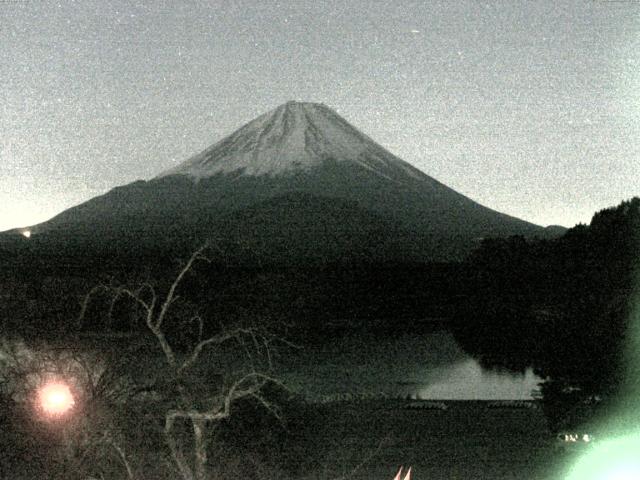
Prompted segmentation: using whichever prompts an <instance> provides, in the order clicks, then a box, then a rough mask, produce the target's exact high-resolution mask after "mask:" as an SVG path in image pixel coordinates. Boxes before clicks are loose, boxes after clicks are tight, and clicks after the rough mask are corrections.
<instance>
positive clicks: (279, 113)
mask: <svg viewBox="0 0 640 480" xmlns="http://www.w3.org/2000/svg"><path fill="white" fill-rule="evenodd" d="M328 160H331V161H335V162H352V163H355V164H357V165H359V166H361V167H364V168H367V169H369V170H371V171H373V172H375V173H378V174H379V175H382V176H385V177H386V176H389V174H390V173H391V172H392V171H395V173H399V172H398V169H400V170H402V171H403V172H404V173H405V174H409V175H410V176H412V177H416V176H422V175H421V172H419V171H417V170H416V169H414V168H413V167H411V166H410V165H409V164H407V163H406V162H404V161H402V160H400V159H399V158H397V157H396V156H394V155H393V154H391V153H390V152H389V151H387V150H386V149H384V148H383V147H381V146H380V145H378V144H377V143H376V142H374V141H373V140H371V139H370V138H369V137H367V136H366V135H364V134H363V133H361V132H359V131H358V130H357V129H356V128H354V127H353V126H351V125H350V124H349V123H348V122H347V121H346V120H344V119H343V118H342V117H341V116H339V115H338V114H337V113H336V112H334V111H333V110H332V109H330V108H328V107H327V106H325V105H324V104H320V103H304V102H293V101H292V102H287V103H285V104H283V105H280V106H279V107H277V108H276V109H274V110H272V111H270V112H267V113H265V114H264V115H261V116H259V117H258V118H256V119H255V120H252V121H251V122H249V123H247V124H246V125H245V126H243V127H241V128H240V129H238V130H236V131H235V132H234V133H232V134H231V135H229V136H228V137H226V138H224V139H222V140H221V141H219V142H218V143H216V144H214V145H212V146H211V147H209V148H207V149H206V150H204V151H203V152H201V153H199V154H197V155H195V156H193V157H191V158H190V159H188V160H187V161H186V162H183V163H182V164H180V165H178V166H176V167H174V168H171V169H169V170H166V171H164V172H162V173H161V174H160V175H158V177H166V176H169V175H188V176H191V177H194V178H197V179H199V178H205V177H210V176H213V175H216V174H219V173H231V172H236V171H241V172H242V173H243V174H245V175H253V176H258V175H269V176H277V175H281V174H286V173H290V172H293V171H297V170H301V169H302V170H309V169H311V168H313V167H316V166H320V165H321V164H322V163H323V162H325V161H328ZM392 176H393V177H395V176H396V175H393V174H392Z"/></svg>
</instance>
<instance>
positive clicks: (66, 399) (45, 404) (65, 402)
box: [38, 383, 75, 415]
mask: <svg viewBox="0 0 640 480" xmlns="http://www.w3.org/2000/svg"><path fill="white" fill-rule="evenodd" d="M38 398H39V400H40V406H41V407H42V409H43V410H44V412H45V413H47V414H49V415H62V414H63V413H65V412H67V411H68V410H69V409H71V408H72V407H73V406H74V404H75V401H74V400H73V395H71V390H69V387H68V386H67V385H65V384H64V383H50V384H48V385H45V386H44V387H42V388H41V389H40V392H39V394H38Z"/></svg>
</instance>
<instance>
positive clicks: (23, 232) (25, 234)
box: [22, 230, 31, 238]
mask: <svg viewBox="0 0 640 480" xmlns="http://www.w3.org/2000/svg"><path fill="white" fill-rule="evenodd" d="M22 236H23V237H25V238H31V230H23V231H22Z"/></svg>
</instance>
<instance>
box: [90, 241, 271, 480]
mask: <svg viewBox="0 0 640 480" xmlns="http://www.w3.org/2000/svg"><path fill="white" fill-rule="evenodd" d="M204 250H205V247H201V248H200V249H198V250H197V251H195V252H194V253H193V254H192V255H191V257H190V258H189V260H188V261H187V262H186V264H185V265H184V266H183V267H182V269H181V270H180V271H179V272H178V274H177V276H176V277H175V279H174V280H173V282H172V283H171V285H170V286H169V288H168V291H167V292H166V294H164V295H160V294H158V292H157V291H156V289H155V288H154V286H153V285H151V284H150V283H148V282H147V283H140V284H138V285H136V286H134V287H131V288H130V287H125V286H112V285H98V286H96V287H94V288H93V289H92V290H91V291H90V292H89V293H88V294H87V295H86V297H85V298H84V301H83V303H82V309H81V313H80V320H81V321H82V320H83V319H84V317H85V315H86V312H87V307H88V305H89V302H90V300H91V297H92V296H93V295H95V294H97V293H99V292H105V293H107V294H109V295H111V304H110V305H111V308H113V305H114V304H115V302H116V301H118V300H119V299H122V298H128V299H130V300H131V301H132V302H133V303H134V304H135V305H137V306H138V307H139V308H140V309H141V312H142V316H143V319H144V323H145V325H146V329H147V331H148V332H149V333H151V334H152V336H153V338H154V339H155V341H156V342H157V344H158V345H159V347H160V349H161V350H162V353H163V356H164V363H165V366H164V369H163V370H162V371H163V372H164V373H163V378H162V382H163V385H162V386H161V387H162V388H161V389H162V390H163V391H164V392H171V398H166V399H165V400H167V402H168V403H167V404H168V407H167V408H166V410H165V412H164V429H163V434H164V438H165V441H166V444H167V446H168V448H169V451H170V453H171V457H172V459H173V462H174V463H175V466H176V467H177V470H178V472H179V474H180V476H181V477H182V478H183V479H184V480H204V479H206V477H207V474H206V464H207V432H208V430H209V429H210V428H211V427H212V426H213V425H214V424H216V423H217V422H220V421H222V420H224V419H226V418H228V417H229V416H230V415H231V412H232V408H233V405H234V403H235V402H237V401H238V400H240V399H249V398H251V399H254V400H256V401H257V402H259V403H260V404H261V405H262V406H264V407H265V408H266V409H267V410H268V411H269V412H271V414H273V415H275V416H276V417H278V418H279V411H278V409H277V407H276V406H275V405H274V404H273V403H271V402H270V401H269V399H268V398H266V397H265V395H264V394H263V391H264V387H265V386H266V385H268V384H277V385H281V386H282V384H281V382H279V381H278V380H277V379H276V378H274V377H273V376H271V375H270V374H268V369H267V373H265V371H263V370H261V369H259V368H256V365H255V364H254V363H253V362H249V363H250V365H249V367H248V368H247V369H246V370H245V371H244V372H243V373H242V374H241V375H239V376H238V377H237V378H235V379H233V380H232V381H230V382H228V383H227V384H226V385H224V384H223V385H221V386H220V388H219V389H218V392H217V394H216V395H214V396H212V397H209V398H207V399H206V400H205V401H204V402H203V401H202V399H199V398H196V396H195V395H194V394H193V392H191V391H190V389H189V388H188V387H187V385H188V381H187V377H188V375H189V374H190V371H191V370H193V369H194V367H196V366H197V365H198V363H199V362H200V361H201V359H202V356H203V352H204V351H205V350H206V349H209V348H215V347H221V346H222V345H223V344H226V343H228V342H232V341H235V342H236V343H237V345H238V348H240V349H242V351H243V352H244V353H249V348H250V347H249V346H251V347H252V348H253V349H254V350H258V351H260V352H262V353H264V354H266V357H267V361H268V362H269V363H270V358H271V357H270V349H271V344H272V342H273V341H274V340H277V341H281V339H278V338H277V337H274V336H272V335H270V334H268V333H267V332H264V331H261V330H258V329H255V328H249V327H238V328H231V329H229V328H221V329H220V331H218V333H216V334H214V335H211V336H205V335H204V330H205V324H204V321H203V319H202V318H201V317H200V316H199V315H197V314H196V315H193V316H191V317H190V318H189V319H188V322H187V324H189V325H195V327H196V328H197V339H196V341H195V342H194V343H193V345H192V346H191V347H190V348H188V349H187V351H186V352H185V351H178V350H176V349H175V348H174V347H173V346H172V343H171V341H170V339H169V338H168V334H167V333H166V332H167V325H168V323H169V322H171V315H170V312H171V308H172V306H174V305H175V304H176V302H177V300H178V299H179V295H178V293H177V292H178V290H179V287H180V285H181V283H182V282H183V280H184V279H185V277H186V276H187V275H188V274H189V272H190V271H191V270H192V269H193V268H194V264H195V263H196V262H198V261H203V262H209V259H208V258H207V257H205V255H204ZM156 387H160V386H159V385H155V386H150V387H146V389H154V388H156ZM179 421H183V422H187V424H190V426H191V430H192V435H193V447H192V450H191V451H188V452H187V451H185V450H184V448H183V446H182V445H181V444H180V442H178V441H177V438H176V433H175V427H176V423H177V422H179Z"/></svg>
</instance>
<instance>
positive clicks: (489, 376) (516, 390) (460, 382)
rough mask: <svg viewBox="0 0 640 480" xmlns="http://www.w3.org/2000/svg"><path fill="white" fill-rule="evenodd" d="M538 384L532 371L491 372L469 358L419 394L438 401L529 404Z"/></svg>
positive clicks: (537, 379)
mask: <svg viewBox="0 0 640 480" xmlns="http://www.w3.org/2000/svg"><path fill="white" fill-rule="evenodd" d="M539 382H540V378H539V377H538V376H536V375H535V374H534V373H533V371H532V370H531V369H527V370H526V371H525V372H524V374H522V375H518V374H510V373H506V372H493V371H491V372H490V371H486V370H484V369H483V368H482V367H481V366H480V365H479V364H478V362H476V361H475V360H473V359H471V358H470V359H467V360H465V361H463V362H460V363H457V364H455V365H451V366H449V367H447V368H446V369H445V370H444V371H443V372H442V378H441V380H440V381H435V382H431V383H430V384H429V385H428V386H426V387H424V388H422V389H420V391H419V393H418V394H419V396H420V398H428V399H438V400H445V399H455V400H476V399H482V400H528V399H531V398H532V397H531V392H532V390H534V389H536V387H537V385H538V383H539Z"/></svg>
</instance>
